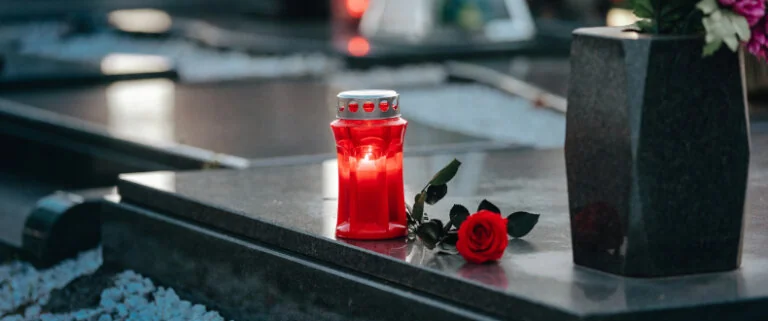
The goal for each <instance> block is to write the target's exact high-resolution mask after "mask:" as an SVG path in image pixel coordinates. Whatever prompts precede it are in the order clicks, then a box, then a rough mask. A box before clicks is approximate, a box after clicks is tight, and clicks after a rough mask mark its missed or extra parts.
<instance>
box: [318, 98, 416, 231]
mask: <svg viewBox="0 0 768 321" xmlns="http://www.w3.org/2000/svg"><path fill="white" fill-rule="evenodd" d="M337 97H338V100H339V104H338V106H337V116H336V117H337V118H338V119H336V120H335V121H333V122H332V123H331V129H332V130H333V135H334V136H335V138H336V151H337V154H338V163H339V206H338V220H337V223H336V236H338V237H341V238H348V239H388V238H395V237H400V236H404V235H406V232H407V231H406V224H407V223H406V217H405V196H404V193H403V140H404V138H405V128H406V126H407V125H408V122H407V121H406V120H405V119H403V118H401V117H400V106H399V105H398V94H397V93H396V92H395V91H392V90H355V91H345V92H342V93H340V94H339V95H338V96H337Z"/></svg>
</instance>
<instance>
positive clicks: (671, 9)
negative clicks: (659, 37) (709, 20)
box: [632, 0, 702, 34]
mask: <svg viewBox="0 0 768 321" xmlns="http://www.w3.org/2000/svg"><path fill="white" fill-rule="evenodd" d="M696 1H698V0H633V1H632V8H633V12H634V14H635V15H636V16H637V17H638V18H640V21H638V22H637V23H636V24H635V25H634V26H633V27H632V29H634V30H636V31H639V32H643V33H653V34H691V33H696V32H699V31H701V30H702V26H701V12H699V11H698V10H696Z"/></svg>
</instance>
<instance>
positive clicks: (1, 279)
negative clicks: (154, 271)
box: [0, 249, 224, 321]
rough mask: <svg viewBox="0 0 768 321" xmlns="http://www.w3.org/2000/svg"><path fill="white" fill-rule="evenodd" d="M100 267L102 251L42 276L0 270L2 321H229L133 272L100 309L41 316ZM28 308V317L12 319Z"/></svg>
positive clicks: (23, 269)
mask: <svg viewBox="0 0 768 321" xmlns="http://www.w3.org/2000/svg"><path fill="white" fill-rule="evenodd" d="M101 262H102V261H101V249H95V250H91V251H88V252H84V253H82V254H80V255H79V256H78V257H77V258H75V259H71V260H66V261H64V262H62V263H60V264H59V265H57V266H55V267H53V268H50V269H47V270H42V271H38V270H36V269H35V268H34V267H32V266H31V265H29V264H28V263H24V262H19V261H14V262H11V263H8V264H5V265H0V321H32V320H41V321H75V320H78V321H79V320H89V321H118V320H120V321H123V320H124V321H145V320H146V321H150V320H151V321H155V320H157V321H160V320H169V321H182V320H183V321H224V318H222V317H221V315H219V313H218V312H215V311H208V310H207V309H206V307H205V306H202V305H200V304H192V303H191V302H189V301H184V300H182V299H180V298H179V296H178V295H176V293H175V292H174V290H173V289H170V288H163V287H156V286H155V285H154V284H153V283H152V280H150V279H148V278H145V277H142V276H141V275H139V274H137V273H135V272H133V271H125V272H122V273H120V274H118V275H117V276H115V279H114V284H113V285H112V287H110V288H107V289H104V290H103V291H102V292H101V300H100V302H99V306H98V307H94V308H91V309H84V310H79V311H72V312H68V313H56V314H51V313H44V314H41V310H42V309H41V306H44V305H45V304H46V303H47V302H48V300H49V299H50V295H51V292H52V291H53V290H55V289H61V288H63V287H64V286H66V285H67V284H68V283H69V282H71V281H72V280H74V279H76V278H77V277H80V276H83V275H87V274H91V273H93V272H95V271H96V270H97V269H98V268H99V266H101ZM24 306H26V308H25V309H24V313H23V314H12V315H9V313H10V312H12V311H16V310H18V309H19V307H24Z"/></svg>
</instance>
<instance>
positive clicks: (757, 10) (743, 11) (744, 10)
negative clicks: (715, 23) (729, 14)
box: [719, 0, 765, 26]
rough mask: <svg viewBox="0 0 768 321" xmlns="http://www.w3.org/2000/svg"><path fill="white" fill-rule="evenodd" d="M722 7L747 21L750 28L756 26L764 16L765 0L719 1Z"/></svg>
mask: <svg viewBox="0 0 768 321" xmlns="http://www.w3.org/2000/svg"><path fill="white" fill-rule="evenodd" d="M719 1H720V4H721V5H722V6H724V7H727V8H731V9H732V10H733V12H735V13H736V14H738V15H740V16H742V17H744V18H746V19H747V22H748V23H749V25H750V26H754V25H755V24H757V22H758V21H760V19H762V18H763V16H764V15H765V0H719Z"/></svg>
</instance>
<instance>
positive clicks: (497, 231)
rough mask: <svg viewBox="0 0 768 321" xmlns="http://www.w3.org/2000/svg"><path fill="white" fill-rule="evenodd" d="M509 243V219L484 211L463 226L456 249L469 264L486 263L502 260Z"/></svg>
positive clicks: (469, 218)
mask: <svg viewBox="0 0 768 321" xmlns="http://www.w3.org/2000/svg"><path fill="white" fill-rule="evenodd" d="M508 242H509V240H508V239H507V219H505V218H503V217H501V215H499V214H498V213H494V212H491V211H488V210H482V211H479V212H477V213H475V214H472V215H470V216H469V217H468V218H467V220H466V221H464V223H462V224H461V227H460V228H459V240H458V241H457V242H456V249H457V250H458V251H459V254H461V256H463V257H464V259H465V260H467V261H468V262H471V263H484V262H488V261H496V260H498V259H499V258H501V256H502V255H504V250H505V249H506V248H507V243H508Z"/></svg>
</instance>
